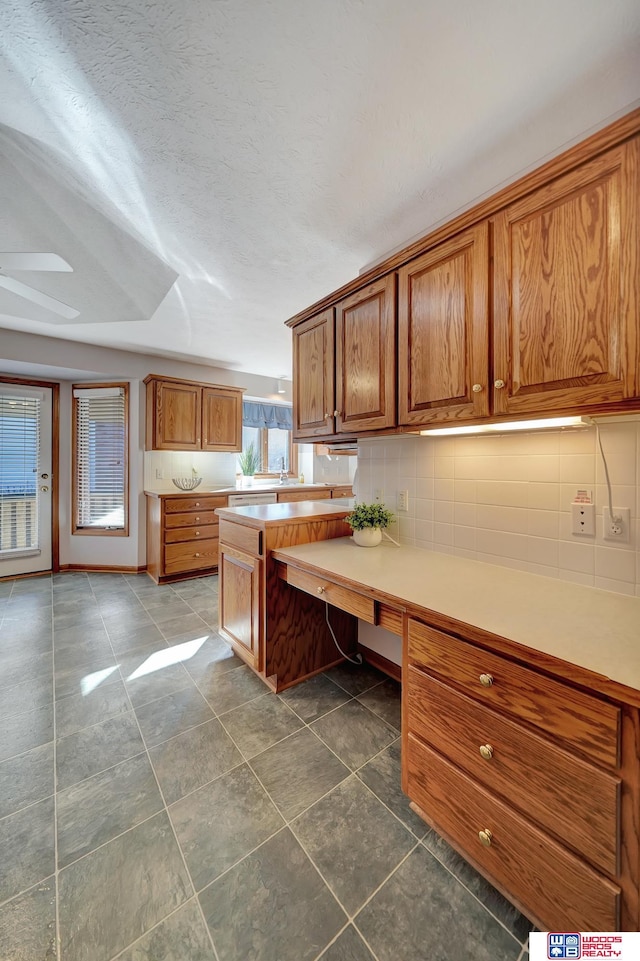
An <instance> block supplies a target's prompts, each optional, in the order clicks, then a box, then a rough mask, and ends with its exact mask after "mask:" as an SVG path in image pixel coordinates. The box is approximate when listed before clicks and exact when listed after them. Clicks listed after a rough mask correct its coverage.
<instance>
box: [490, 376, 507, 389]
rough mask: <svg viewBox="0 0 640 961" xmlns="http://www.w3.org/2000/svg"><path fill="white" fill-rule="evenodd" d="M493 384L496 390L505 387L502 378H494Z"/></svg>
mask: <svg viewBox="0 0 640 961" xmlns="http://www.w3.org/2000/svg"><path fill="white" fill-rule="evenodd" d="M493 386H494V387H495V388H496V390H502V388H503V387H505V386H506V385H505V382H504V381H503V380H501V379H500V378H498V380H494V382H493Z"/></svg>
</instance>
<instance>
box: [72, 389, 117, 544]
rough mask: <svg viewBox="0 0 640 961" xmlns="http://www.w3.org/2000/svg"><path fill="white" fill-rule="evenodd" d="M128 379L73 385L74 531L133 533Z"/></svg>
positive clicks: (79, 532) (77, 532)
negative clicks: (129, 459) (131, 530)
mask: <svg viewBox="0 0 640 961" xmlns="http://www.w3.org/2000/svg"><path fill="white" fill-rule="evenodd" d="M128 406H129V405H128V385H127V384H108V385H106V384H103V385H96V386H94V387H74V388H73V494H74V498H73V521H74V524H73V532H74V534H81V533H88V534H127V533H128V487H129V484H128V479H129V465H128V420H129V418H128Z"/></svg>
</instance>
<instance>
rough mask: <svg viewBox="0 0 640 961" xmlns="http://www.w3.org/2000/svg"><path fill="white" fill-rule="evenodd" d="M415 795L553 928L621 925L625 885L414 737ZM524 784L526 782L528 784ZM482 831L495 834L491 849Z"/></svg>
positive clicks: (410, 760) (410, 751) (410, 750)
mask: <svg viewBox="0 0 640 961" xmlns="http://www.w3.org/2000/svg"><path fill="white" fill-rule="evenodd" d="M407 770H408V783H409V796H410V797H411V799H412V800H413V801H415V802H416V803H417V804H418V805H419V807H420V808H421V809H422V810H423V812H424V813H425V815H426V816H427V818H428V819H429V820H430V821H432V823H433V826H434V827H435V828H436V830H440V831H441V832H442V833H443V834H444V835H445V837H448V838H449V839H450V840H451V841H452V842H453V843H454V845H456V846H457V847H458V848H459V849H460V850H461V851H463V852H465V854H467V855H468V857H469V858H470V860H471V861H472V862H473V863H475V864H476V865H477V866H478V867H479V868H480V869H481V870H483V871H485V872H486V873H487V875H488V876H489V878H490V879H492V880H493V881H494V882H495V883H496V884H498V885H499V886H500V887H502V889H503V890H504V891H507V892H509V893H510V894H511V896H512V897H513V898H515V899H516V900H518V901H519V902H520V904H521V905H522V906H523V908H524V909H525V911H527V910H528V911H529V913H531V914H533V915H534V917H535V918H536V919H537V920H539V921H541V922H542V924H543V926H544V927H545V928H546V930H548V931H573V930H575V931H618V930H619V914H620V889H619V888H618V887H617V885H615V884H613V883H612V882H611V881H609V880H608V879H607V878H604V877H603V876H602V875H600V874H598V873H597V871H594V869H593V868H592V867H590V866H589V865H588V864H586V862H584V861H582V860H581V859H580V858H577V857H575V855H573V854H571V853H570V852H569V851H567V849H566V848H564V847H563V846H562V845H560V844H558V843H557V842H556V841H554V840H552V839H551V838H550V837H549V836H548V835H547V834H545V833H544V831H541V830H540V829H539V828H537V827H535V826H533V825H532V824H530V823H529V822H528V821H527V820H526V819H525V818H523V817H521V816H520V815H518V814H516V813H515V812H514V811H512V810H511V808H510V807H508V806H507V805H506V804H504V803H502V802H501V801H499V800H498V799H497V798H496V797H494V795H492V794H491V793H490V792H489V791H486V790H485V789H484V788H481V787H480V786H478V785H477V784H476V783H475V782H474V781H472V780H471V778H469V777H467V776H466V775H465V774H463V773H462V772H461V771H459V770H458V769H457V768H456V767H454V766H453V765H452V764H450V763H449V762H448V761H446V760H445V759H444V758H442V757H440V755H439V754H437V753H436V752H435V751H432V750H431V749H430V748H428V747H426V746H425V745H424V744H422V743H421V742H420V741H418V740H417V739H416V738H414V737H413V736H412V735H409V738H408V744H407ZM525 789H526V786H525ZM481 831H485V832H486V831H490V832H491V844H490V846H489V847H485V846H484V845H483V844H482V843H481V841H480V837H479V833H480V832H481Z"/></svg>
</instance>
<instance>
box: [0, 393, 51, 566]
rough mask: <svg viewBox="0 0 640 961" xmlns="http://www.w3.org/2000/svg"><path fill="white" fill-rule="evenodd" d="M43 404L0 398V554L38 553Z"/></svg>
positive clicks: (35, 400)
mask: <svg viewBox="0 0 640 961" xmlns="http://www.w3.org/2000/svg"><path fill="white" fill-rule="evenodd" d="M41 406H42V402H41V401H40V399H39V398H36V397H24V396H20V395H17V394H14V393H12V392H11V391H10V390H7V389H6V388H5V389H4V390H3V392H2V394H0V551H11V550H31V549H37V548H38V546H39V540H38V504H37V498H38V483H37V477H38V456H39V451H40V416H41Z"/></svg>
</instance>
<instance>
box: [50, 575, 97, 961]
mask: <svg viewBox="0 0 640 961" xmlns="http://www.w3.org/2000/svg"><path fill="white" fill-rule="evenodd" d="M92 593H93V591H92ZM51 620H52V626H51V636H52V642H53V655H52V661H51V667H52V674H51V686H52V688H53V875H54V882H53V883H54V889H55V899H56V928H55V956H56V957H60V954H61V952H62V935H61V931H60V877H59V875H60V871H59V867H58V738H57V711H56V626H55V617H54V614H53V600H52V602H51Z"/></svg>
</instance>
